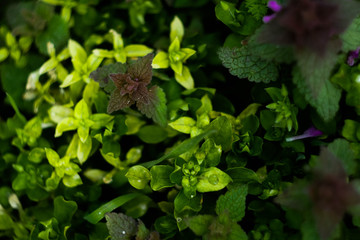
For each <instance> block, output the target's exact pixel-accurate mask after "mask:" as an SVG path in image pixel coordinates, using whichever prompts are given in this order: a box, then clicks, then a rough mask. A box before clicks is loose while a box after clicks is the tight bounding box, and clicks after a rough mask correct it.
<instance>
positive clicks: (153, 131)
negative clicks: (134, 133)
mask: <svg viewBox="0 0 360 240" xmlns="http://www.w3.org/2000/svg"><path fill="white" fill-rule="evenodd" d="M138 136H139V138H140V139H141V140H142V141H143V142H145V143H150V144H155V143H159V142H162V141H164V140H165V139H166V138H167V136H168V133H167V131H166V130H165V129H164V128H162V127H160V126H157V125H146V126H144V127H142V128H140V130H139V132H138Z"/></svg>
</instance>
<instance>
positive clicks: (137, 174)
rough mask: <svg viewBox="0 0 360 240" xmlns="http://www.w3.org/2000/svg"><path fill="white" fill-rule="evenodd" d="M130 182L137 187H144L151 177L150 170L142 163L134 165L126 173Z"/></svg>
mask: <svg viewBox="0 0 360 240" xmlns="http://www.w3.org/2000/svg"><path fill="white" fill-rule="evenodd" d="M125 177H127V178H128V180H129V183H130V184H131V186H133V187H134V188H136V189H144V188H145V187H146V186H147V184H148V182H149V181H150V179H151V174H150V171H149V170H148V169H147V168H145V167H143V166H140V165H136V166H132V167H131V168H130V169H129V170H128V172H127V173H126V174H125Z"/></svg>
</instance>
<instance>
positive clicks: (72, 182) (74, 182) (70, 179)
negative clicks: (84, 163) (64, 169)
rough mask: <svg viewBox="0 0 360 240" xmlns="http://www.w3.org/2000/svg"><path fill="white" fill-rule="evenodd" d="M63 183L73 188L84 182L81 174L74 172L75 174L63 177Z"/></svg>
mask: <svg viewBox="0 0 360 240" xmlns="http://www.w3.org/2000/svg"><path fill="white" fill-rule="evenodd" d="M63 183H64V185H65V186H66V187H69V188H73V187H76V186H79V185H81V184H82V183H83V182H82V180H81V178H80V176H79V174H77V173H76V174H74V175H71V176H70V175H65V176H64V177H63Z"/></svg>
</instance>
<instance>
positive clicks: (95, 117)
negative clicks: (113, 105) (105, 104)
mask: <svg viewBox="0 0 360 240" xmlns="http://www.w3.org/2000/svg"><path fill="white" fill-rule="evenodd" d="M113 119H114V116H111V115H108V114H105V113H95V114H92V115H91V116H90V120H91V121H93V122H94V124H93V125H92V126H91V128H92V129H101V128H103V127H105V126H106V125H107V124H108V123H109V122H111V121H112V120H113Z"/></svg>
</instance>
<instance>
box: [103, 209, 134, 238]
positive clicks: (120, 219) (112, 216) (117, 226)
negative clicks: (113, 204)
mask: <svg viewBox="0 0 360 240" xmlns="http://www.w3.org/2000/svg"><path fill="white" fill-rule="evenodd" d="M105 218H106V226H107V228H108V229H109V233H110V236H111V239H112V240H130V239H131V238H132V237H133V236H134V235H136V232H137V223H136V221H135V219H133V218H132V217H129V216H126V215H125V214H123V213H107V214H106V215H105Z"/></svg>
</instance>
